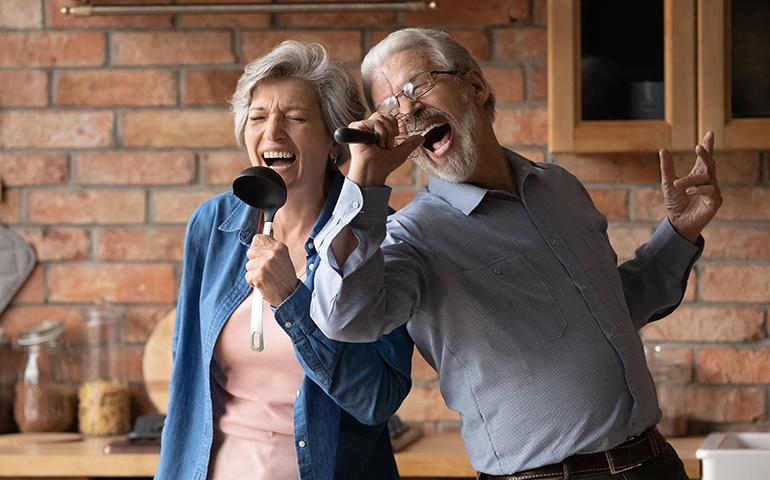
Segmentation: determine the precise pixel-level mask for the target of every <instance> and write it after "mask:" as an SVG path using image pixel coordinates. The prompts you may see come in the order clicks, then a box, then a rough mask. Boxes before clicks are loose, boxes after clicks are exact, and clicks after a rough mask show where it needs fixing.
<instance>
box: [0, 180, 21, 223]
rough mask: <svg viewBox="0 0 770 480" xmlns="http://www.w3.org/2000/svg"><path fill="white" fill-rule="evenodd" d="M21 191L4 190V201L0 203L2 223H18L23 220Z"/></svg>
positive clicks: (0, 219) (0, 220)
mask: <svg viewBox="0 0 770 480" xmlns="http://www.w3.org/2000/svg"><path fill="white" fill-rule="evenodd" d="M19 192H20V190H9V189H7V188H3V201H2V202H0V222H3V223H6V224H8V223H17V222H19V220H21V197H20V194H19Z"/></svg>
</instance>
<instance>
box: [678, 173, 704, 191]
mask: <svg viewBox="0 0 770 480" xmlns="http://www.w3.org/2000/svg"><path fill="white" fill-rule="evenodd" d="M711 183H712V180H711V177H710V176H708V175H706V174H697V175H687V176H686V177H683V178H679V179H677V180H675V181H674V186H675V187H676V188H681V189H687V188H690V187H696V186H699V185H711Z"/></svg>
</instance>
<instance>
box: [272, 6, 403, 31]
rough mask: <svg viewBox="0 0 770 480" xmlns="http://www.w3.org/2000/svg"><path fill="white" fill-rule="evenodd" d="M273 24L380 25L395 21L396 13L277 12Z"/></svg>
mask: <svg viewBox="0 0 770 480" xmlns="http://www.w3.org/2000/svg"><path fill="white" fill-rule="evenodd" d="M278 3H288V4H291V3H308V2H307V0H281V1H279V2H278ZM313 3H317V4H321V3H339V2H338V0H317V1H316V2H313ZM274 22H275V25H276V26H278V27H326V28H342V27H357V28H361V27H382V26H384V25H393V24H395V22H396V13H395V12H392V11H391V12H388V11H380V12H375V11H372V12H361V13H351V12H330V13H308V12H303V13H279V14H276V15H274Z"/></svg>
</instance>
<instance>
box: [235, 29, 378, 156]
mask: <svg viewBox="0 0 770 480" xmlns="http://www.w3.org/2000/svg"><path fill="white" fill-rule="evenodd" d="M274 78H297V79H300V80H305V81H307V82H308V83H310V84H311V85H312V86H313V87H314V88H315V90H316V93H317V94H318V101H319V103H320V104H321V113H322V115H323V119H324V124H325V125H326V129H327V130H328V131H329V135H330V136H332V138H334V130H336V129H337V128H338V127H345V126H347V125H348V124H349V123H350V122H354V121H356V120H361V119H362V118H363V117H364V114H365V113H366V108H365V107H364V105H363V104H362V103H361V98H360V96H359V93H358V87H357V86H356V81H355V80H354V79H353V77H352V75H351V74H350V72H349V71H348V69H347V68H345V66H344V65H342V63H340V62H338V61H336V60H332V59H331V58H330V57H329V54H328V53H327V52H326V49H325V48H324V47H323V46H322V45H320V44H318V43H304V42H298V41H296V40H286V41H285V42H282V43H281V44H280V45H278V46H277V47H275V48H274V49H272V50H271V51H270V52H268V53H266V54H265V55H263V56H261V57H260V58H258V59H256V60H254V61H252V62H251V63H249V64H248V65H246V67H245V68H244V71H243V75H241V78H240V79H239V80H238V85H237V87H236V88H235V93H234V94H233V97H232V98H231V99H230V111H231V112H232V113H233V117H234V122H235V139H236V140H237V141H238V145H240V146H241V148H246V144H245V140H244V131H245V129H246V121H247V120H248V117H249V106H250V105H251V99H252V95H253V94H254V90H255V89H256V88H257V87H258V86H259V85H260V84H261V83H262V82H263V81H265V80H267V79H274ZM340 147H341V148H340V158H339V159H338V162H337V163H338V164H339V163H342V162H344V161H345V160H347V159H348V158H349V157H350V150H348V148H347V146H346V145H341V146H340Z"/></svg>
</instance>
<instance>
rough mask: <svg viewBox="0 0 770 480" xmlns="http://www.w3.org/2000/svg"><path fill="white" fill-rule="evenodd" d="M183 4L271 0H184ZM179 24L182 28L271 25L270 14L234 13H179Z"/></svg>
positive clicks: (264, 1) (260, 26)
mask: <svg viewBox="0 0 770 480" xmlns="http://www.w3.org/2000/svg"><path fill="white" fill-rule="evenodd" d="M179 3H181V4H199V3H206V4H219V3H227V4H232V3H270V0H235V1H231V0H214V1H212V0H182V1H180V2H179ZM177 25H179V27H181V28H212V27H214V28H217V27H222V28H267V27H269V26H270V14H267V13H234V14H222V13H218V14H211V15H208V14H207V15H177Z"/></svg>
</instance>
